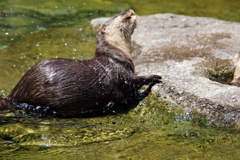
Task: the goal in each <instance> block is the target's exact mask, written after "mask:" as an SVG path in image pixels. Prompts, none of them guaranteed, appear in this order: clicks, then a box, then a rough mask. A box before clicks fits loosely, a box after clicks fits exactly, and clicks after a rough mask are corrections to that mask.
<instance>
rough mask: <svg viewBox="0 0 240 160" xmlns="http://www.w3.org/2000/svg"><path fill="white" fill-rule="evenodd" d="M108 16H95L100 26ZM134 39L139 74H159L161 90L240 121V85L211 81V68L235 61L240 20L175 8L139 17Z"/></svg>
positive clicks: (222, 119) (179, 101)
mask: <svg viewBox="0 0 240 160" xmlns="http://www.w3.org/2000/svg"><path fill="white" fill-rule="evenodd" d="M106 20H107V19H106V18H99V19H94V20H92V21H91V24H92V25H93V26H94V27H96V26H98V25H100V24H102V23H103V22H105V21H106ZM132 41H134V42H135V43H136V44H137V45H139V46H140V48H139V49H138V50H137V51H135V59H134V62H135V67H136V72H137V73H138V74H139V75H144V74H146V75H149V74H159V75H162V77H163V84H162V85H159V86H157V87H155V88H154V89H155V91H157V93H159V95H160V96H161V97H164V98H166V99H167V101H169V102H173V103H172V104H176V105H177V106H180V107H183V108H184V109H185V111H186V112H188V111H189V110H192V109H194V110H196V111H198V112H201V113H204V114H207V115H208V116H209V117H210V118H211V119H214V120H216V119H217V121H218V122H219V123H220V124H225V125H226V124H227V125H228V124H232V123H233V122H234V123H235V122H236V123H237V124H240V87H235V86H230V85H227V84H221V83H218V82H214V81H211V80H210V79H209V77H208V74H207V73H208V71H209V70H214V69H215V68H217V67H218V66H219V65H226V67H229V66H232V63H231V62H232V59H233V58H234V55H235V54H236V53H237V52H239V51H240V45H239V44H240V23H234V22H226V21H221V20H216V19H211V18H200V17H189V16H181V15H173V14H156V15H150V16H144V17H138V25H137V29H136V30H135V32H134V34H133V36H132Z"/></svg>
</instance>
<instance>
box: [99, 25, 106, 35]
mask: <svg viewBox="0 0 240 160" xmlns="http://www.w3.org/2000/svg"><path fill="white" fill-rule="evenodd" d="M98 32H99V33H101V34H104V33H105V25H104V24H103V25H101V26H100V27H99V31H98Z"/></svg>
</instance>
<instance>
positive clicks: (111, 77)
mask: <svg viewBox="0 0 240 160" xmlns="http://www.w3.org/2000/svg"><path fill="white" fill-rule="evenodd" d="M135 27H136V15H135V13H134V11H133V10H131V9H129V10H126V11H123V12H121V13H119V14H117V15H115V16H114V17H113V18H111V19H110V20H108V21H107V22H106V23H104V24H103V25H102V26H101V27H100V29H99V31H98V33H97V46H96V51H95V56H94V57H93V58H92V59H90V60H72V59H64V58H53V59H47V60H43V61H41V62H40V63H38V64H36V65H35V66H33V67H32V68H30V69H29V70H28V71H27V72H26V73H25V75H24V76H23V77H22V79H21V80H20V81H19V82H18V84H17V85H16V86H15V88H14V89H13V90H12V92H11V93H10V95H9V96H7V97H6V98H5V99H2V100H1V101H0V106H3V105H5V106H21V104H28V105H31V106H43V107H47V108H50V109H52V110H54V111H56V112H57V113H58V114H60V115H62V116H65V117H73V116H78V115H83V114H87V113H94V112H98V111H104V110H106V109H108V108H111V107H112V106H113V105H114V104H121V103H122V104H123V103H125V102H126V103H127V102H128V101H129V102H130V101H131V102H132V101H135V102H139V101H140V100H142V99H143V98H144V97H145V96H147V95H148V93H149V92H150V90H151V88H152V86H153V85H155V84H156V83H160V82H161V76H158V75H151V76H147V77H145V76H136V75H135V74H134V64H133V59H132V57H131V55H130V48H131V35H132V33H133V31H134V29H135ZM147 84H149V87H148V88H147V90H146V91H145V92H143V93H139V91H138V90H139V89H140V88H141V87H142V86H143V85H147ZM1 104H2V105H1ZM0 108H1V107H0ZM2 108H3V107H2Z"/></svg>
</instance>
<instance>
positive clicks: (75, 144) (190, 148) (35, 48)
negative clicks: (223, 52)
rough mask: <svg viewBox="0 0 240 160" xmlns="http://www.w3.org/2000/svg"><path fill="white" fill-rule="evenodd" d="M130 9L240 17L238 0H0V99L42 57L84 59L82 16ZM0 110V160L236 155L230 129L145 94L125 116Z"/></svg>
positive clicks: (86, 29) (86, 40)
mask: <svg viewBox="0 0 240 160" xmlns="http://www.w3.org/2000/svg"><path fill="white" fill-rule="evenodd" d="M127 8H132V9H134V10H135V12H136V13H137V14H138V15H149V14H155V13H176V14H184V15H191V16H204V17H213V18H218V19H222V20H227V21H236V22H240V16H239V15H240V3H239V1H238V0H229V1H224V0H214V1H213V0H201V1H199V0H198V1H192V0H185V1H180V0H173V1H167V0H156V1H153V0H145V1H139V0H138V1H137V0H130V1H116V0H115V1H113V0H112V1H103V0H92V1H82V0H80V1H77V2H76V1H75V0H51V1H49V0H39V1H29V0H2V1H1V2H0V97H1V96H3V97H4V96H6V95H7V94H8V93H9V92H10V91H11V89H12V88H13V86H14V85H15V84H16V83H17V82H18V80H19V79H20V78H21V76H22V75H23V74H24V73H25V71H26V70H27V69H28V68H29V67H31V66H32V65H33V64H35V63H36V62H39V61H40V60H42V59H46V58H50V57H66V58H84V59H86V58H90V57H91V56H92V55H93V53H94V49H95V48H94V47H95V43H96V42H95V32H96V29H93V28H91V27H90V26H89V24H88V22H89V20H91V19H93V18H96V17H105V16H113V15H114V14H116V13H118V12H120V11H122V10H125V9H127ZM16 115H17V117H16V116H15V115H14V114H13V113H8V112H0V159H11V160H12V159H239V157H240V152H239V147H240V134H239V129H238V128H234V126H233V127H219V126H218V125H217V122H215V123H213V122H212V120H209V119H206V118H204V117H202V116H200V115H198V114H196V113H192V112H190V111H187V110H185V111H181V110H176V109H174V108H172V107H171V106H168V105H167V104H165V103H164V102H163V101H161V100H158V99H156V97H155V96H151V97H149V98H148V99H146V100H145V101H144V102H143V103H141V104H140V105H139V106H138V107H137V108H135V109H134V110H132V111H130V112H129V113H127V114H119V115H109V116H105V117H95V118H78V119H77V118H76V119H53V118H49V119H39V118H33V117H32V118H31V117H25V116H26V115H24V114H23V115H22V114H21V113H16Z"/></svg>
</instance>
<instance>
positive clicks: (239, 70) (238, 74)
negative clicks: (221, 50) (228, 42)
mask: <svg viewBox="0 0 240 160" xmlns="http://www.w3.org/2000/svg"><path fill="white" fill-rule="evenodd" d="M234 63H235V71H234V76H233V80H232V82H231V84H232V85H235V86H240V52H238V53H237V54H236V55H235V59H234Z"/></svg>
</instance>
